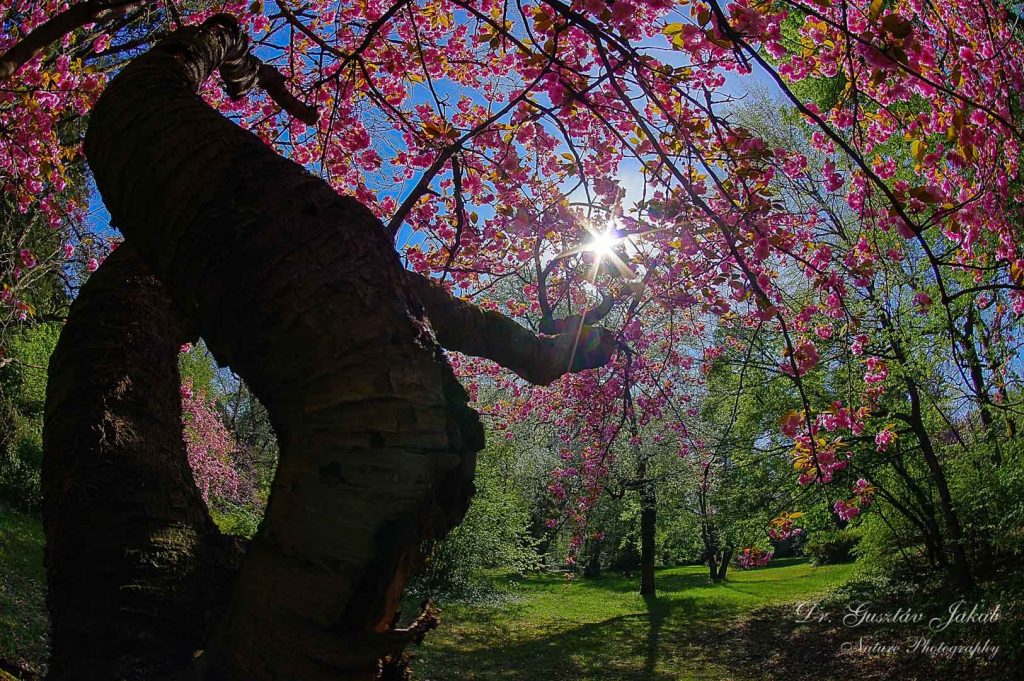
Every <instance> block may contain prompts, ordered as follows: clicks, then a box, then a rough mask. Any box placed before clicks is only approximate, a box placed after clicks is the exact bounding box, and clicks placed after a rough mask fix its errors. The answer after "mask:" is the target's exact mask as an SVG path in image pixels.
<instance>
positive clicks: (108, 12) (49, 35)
mask: <svg viewBox="0 0 1024 681" xmlns="http://www.w3.org/2000/svg"><path fill="white" fill-rule="evenodd" d="M141 4H142V0H86V2H82V3H79V4H77V5H72V6H71V7H69V8H68V9H66V10H64V11H63V12H61V13H60V14H58V15H57V16H55V17H53V18H52V19H50V20H49V21H46V22H44V23H42V24H40V25H39V26H37V27H36V28H35V29H34V30H33V31H32V32H31V33H29V34H28V35H26V36H25V37H24V38H22V39H21V40H19V41H18V42H17V43H15V44H14V46H13V47H11V48H10V49H9V50H7V52H5V53H4V54H3V56H0V81H4V80H7V79H8V78H10V77H11V76H12V75H14V73H15V72H16V71H17V70H18V69H20V68H21V67H22V66H24V65H25V63H26V62H28V61H29V60H31V59H32V57H34V56H35V55H36V53H37V52H39V51H40V50H42V49H44V48H45V47H46V46H47V45H50V44H51V43H55V42H57V41H58V40H60V39H61V38H63V37H64V36H66V35H67V34H68V33H71V32H72V31H76V30H78V29H80V28H82V27H83V26H85V25H86V24H91V23H95V22H99V21H105V20H107V19H110V18H112V17H116V16H121V15H123V14H127V13H128V12H130V11H131V10H133V9H134V8H136V7H138V6H139V5H141Z"/></svg>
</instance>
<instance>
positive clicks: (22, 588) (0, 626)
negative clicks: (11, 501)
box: [0, 504, 47, 678]
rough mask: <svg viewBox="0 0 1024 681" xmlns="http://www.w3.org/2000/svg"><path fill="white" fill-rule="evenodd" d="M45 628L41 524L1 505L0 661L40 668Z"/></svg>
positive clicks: (45, 652)
mask: <svg viewBox="0 0 1024 681" xmlns="http://www.w3.org/2000/svg"><path fill="white" fill-rule="evenodd" d="M46 629H47V619H46V577H45V575H44V574H43V526H42V523H41V522H40V521H39V520H37V519H35V518H33V517H31V516H26V515H22V514H20V513H14V512H12V511H10V510H8V509H7V508H6V507H4V506H3V505H2V504H0V660H6V661H7V662H13V663H14V664H16V665H17V666H19V667H21V668H23V669H27V670H29V671H35V672H39V671H42V669H41V667H40V665H41V664H42V663H43V661H44V660H45V659H46V654H47V632H46ZM0 669H2V667H0ZM3 676H4V675H3V673H2V672H0V678H3Z"/></svg>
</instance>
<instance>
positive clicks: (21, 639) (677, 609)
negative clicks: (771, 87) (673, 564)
mask: <svg viewBox="0 0 1024 681" xmlns="http://www.w3.org/2000/svg"><path fill="white" fill-rule="evenodd" d="M42 564H43V533H42V527H41V524H40V523H39V521H38V520H36V519H34V518H32V517H29V516H25V515H22V514H19V513H14V512H12V511H9V510H8V509H6V508H4V507H3V506H0V659H2V660H4V661H6V662H9V663H14V664H16V665H17V666H19V667H21V668H23V669H26V670H29V671H33V672H36V673H41V672H43V671H45V670H44V664H45V660H46V654H47V639H46V628H47V616H46V607H45V578H44V574H43V567H42ZM705 570H706V568H704V567H702V566H693V567H682V568H671V569H663V570H659V571H658V577H657V583H658V596H657V597H656V598H647V599H644V598H641V597H640V596H639V595H637V593H636V591H637V587H638V583H637V579H636V578H633V579H625V578H622V577H617V576H606V577H603V578H601V579H599V580H583V579H575V580H573V581H567V580H565V579H564V578H562V577H557V576H536V577H529V578H526V579H520V580H516V581H515V582H514V586H513V592H514V593H515V596H514V597H513V598H510V599H505V601H504V602H502V603H501V604H499V605H466V604H450V605H448V606H445V607H444V611H443V613H442V625H441V627H440V628H438V629H437V630H435V631H432V632H431V633H430V634H429V635H428V636H427V639H426V642H425V643H424V645H423V646H421V647H419V648H416V649H414V653H415V654H416V662H415V664H414V670H415V672H416V676H415V678H417V679H420V680H421V681H452V680H455V679H458V680H459V681H463V680H466V681H472V680H481V681H497V680H501V681H506V680H507V681H559V680H566V681H568V680H569V679H572V680H574V681H575V680H581V681H585V680H588V679H590V680H594V681H598V680H600V681H605V680H607V681H611V680H613V679H614V680H615V681H628V680H632V679H636V680H639V679H645V680H646V679H652V680H654V681H669V680H672V681H682V680H684V679H702V680H705V679H706V680H708V681H712V680H715V679H758V678H763V677H762V676H761V675H760V674H759V669H760V667H759V666H758V664H759V662H760V660H762V659H764V658H766V657H772V656H773V655H777V654H778V649H779V648H780V644H784V641H782V640H781V638H780V637H781V636H782V635H783V634H780V633H779V632H780V631H783V630H785V631H788V630H789V629H790V627H787V626H785V625H784V623H783V622H781V621H779V622H776V621H775V620H785V621H786V622H792V618H791V616H790V613H791V610H789V609H788V608H785V609H780V610H779V614H775V613H771V612H769V613H768V614H767V615H765V614H764V611H762V614H761V615H760V617H761V620H760V621H756V622H755V621H753V620H751V614H752V613H754V611H756V610H758V609H761V608H763V607H765V606H772V605H779V604H784V603H792V602H795V601H799V600H804V599H809V598H812V597H814V596H817V595H819V594H821V593H823V592H824V591H826V590H828V589H829V588H830V587H833V586H836V585H838V584H840V583H842V582H844V581H846V580H847V579H848V578H849V577H850V576H851V573H852V571H853V566H852V565H835V566H827V567H820V568H815V567H811V566H810V565H809V564H807V563H805V562H802V561H798V560H782V561H776V562H775V563H773V564H772V566H771V567H768V568H763V569H758V570H750V571H746V572H744V571H739V570H735V571H732V572H731V573H730V576H729V579H728V580H727V581H726V582H725V583H723V584H716V585H711V584H709V583H708V581H707V578H706V576H705V574H706V573H705ZM776 624H779V625H783V626H775V625H776ZM781 664H782V666H783V667H785V666H786V662H785V661H784V660H783V661H781ZM804 666H813V665H804ZM2 677H3V674H2V673H0V678H2ZM793 678H796V677H793ZM822 678H824V677H822Z"/></svg>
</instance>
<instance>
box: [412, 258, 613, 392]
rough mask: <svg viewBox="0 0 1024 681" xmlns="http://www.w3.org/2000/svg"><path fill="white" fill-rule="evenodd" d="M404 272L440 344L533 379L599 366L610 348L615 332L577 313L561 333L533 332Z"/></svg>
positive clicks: (548, 378) (538, 381) (546, 379)
mask: <svg viewBox="0 0 1024 681" xmlns="http://www.w3.org/2000/svg"><path fill="white" fill-rule="evenodd" d="M406 277H407V282H408V284H409V288H410V289H411V290H412V291H413V292H415V294H416V296H417V298H418V299H419V300H420V302H421V303H422V304H423V307H424V310H425V312H426V314H427V317H429V318H430V323H431V325H432V326H433V328H434V330H435V332H436V333H437V340H438V342H439V343H440V344H441V345H442V346H443V347H444V348H446V349H448V350H455V351H457V352H462V353H465V354H467V355H474V356H477V357H486V358H487V359H491V360H494V361H495V362H497V363H498V364H500V365H502V366H503V367H505V368H507V369H511V370H512V371H514V372H516V373H517V374H519V376H521V377H522V378H525V379H526V380H527V381H529V382H531V383H533V384H535V385H548V384H550V383H551V382H552V381H554V380H555V379H557V378H558V377H559V376H562V375H563V374H565V373H566V372H570V371H583V370H584V369H591V368H593V367H599V366H604V365H605V364H607V363H608V360H609V359H610V358H611V355H612V353H613V352H614V351H615V335H614V334H613V333H611V332H610V331H608V330H607V329H603V328H601V327H596V326H587V325H584V324H583V319H582V318H581V319H580V320H577V321H576V323H569V324H568V325H567V328H565V329H564V330H563V332H562V333H559V334H556V335H550V336H538V335H536V334H534V333H533V332H531V331H529V330H528V329H525V328H523V327H522V326H520V325H519V324H517V323H516V322H514V321H513V320H511V319H509V318H508V317H506V316H504V315H502V314H499V313H497V312H494V311H492V310H483V309H481V308H479V307H477V306H476V305H473V304H472V303H469V302H467V301H464V300H461V299H459V298H455V297H453V296H452V295H451V294H450V293H448V291H447V290H445V289H444V288H443V287H442V286H440V285H439V284H437V283H436V282H434V281H432V280H430V279H428V278H427V277H424V276H422V275H420V274H416V273H415V272H407V273H406Z"/></svg>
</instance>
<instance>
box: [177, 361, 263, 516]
mask: <svg viewBox="0 0 1024 681" xmlns="http://www.w3.org/2000/svg"><path fill="white" fill-rule="evenodd" d="M181 417H182V424H183V425H184V431H185V445H186V448H187V450H188V463H189V466H191V468H192V474H193V475H194V476H195V480H196V485H197V486H198V487H199V491H200V492H201V493H202V495H203V499H204V500H205V501H206V502H207V503H215V502H217V501H227V502H229V503H233V504H243V503H246V502H248V501H251V500H252V498H253V487H252V484H251V482H249V481H248V480H247V479H246V478H245V477H244V476H243V475H241V474H240V473H239V471H238V468H237V465H236V462H235V459H234V457H235V455H236V454H237V453H238V451H239V446H238V443H237V442H235V439H234V437H233V436H232V435H231V433H230V432H229V431H228V429H227V428H226V427H225V426H224V422H223V421H222V420H221V417H220V415H219V414H218V413H217V410H216V408H215V407H214V405H213V404H212V403H211V402H210V401H209V399H208V398H207V397H206V395H204V394H203V393H202V392H199V391H194V390H193V389H192V383H191V381H187V382H186V383H185V384H184V385H182V386H181Z"/></svg>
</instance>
